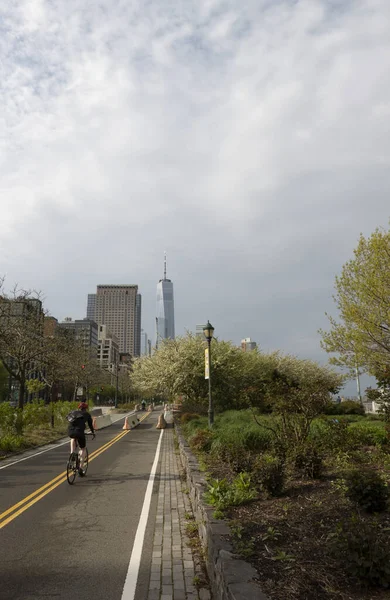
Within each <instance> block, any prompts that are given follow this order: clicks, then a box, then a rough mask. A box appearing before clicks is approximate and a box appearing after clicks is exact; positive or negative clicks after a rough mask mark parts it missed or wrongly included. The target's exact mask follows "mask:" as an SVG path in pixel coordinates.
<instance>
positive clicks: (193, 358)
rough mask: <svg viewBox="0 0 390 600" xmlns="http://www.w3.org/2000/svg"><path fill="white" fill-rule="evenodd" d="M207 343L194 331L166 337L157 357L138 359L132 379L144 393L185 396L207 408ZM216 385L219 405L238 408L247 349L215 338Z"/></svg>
mask: <svg viewBox="0 0 390 600" xmlns="http://www.w3.org/2000/svg"><path fill="white" fill-rule="evenodd" d="M204 349H205V342H204V341H203V340H202V339H201V338H198V337H197V336H194V335H192V334H187V335H186V336H185V337H181V338H176V339H174V340H164V341H163V343H162V344H161V345H160V347H159V349H158V350H157V351H156V352H155V353H154V354H153V356H151V357H149V356H145V357H142V358H139V359H137V360H135V361H134V365H133V372H132V374H131V380H132V383H133V386H134V390H135V392H136V393H138V394H139V395H140V396H142V397H145V398H151V397H154V396H160V397H165V398H169V399H171V400H173V399H175V398H177V397H178V396H183V398H184V401H185V402H187V404H189V403H192V404H196V405H199V406H203V407H204V408H206V407H207V403H208V383H207V380H205V370H204ZM211 352H212V386H213V399H214V403H215V407H216V408H217V409H218V408H219V409H227V408H237V407H238V406H237V402H238V398H239V395H240V390H241V388H242V376H241V374H242V363H243V354H244V353H243V352H242V351H241V350H240V349H238V348H236V347H234V346H233V344H231V343H230V342H224V341H219V340H217V339H213V341H212V349H211Z"/></svg>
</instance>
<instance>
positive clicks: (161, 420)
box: [156, 414, 167, 429]
mask: <svg viewBox="0 0 390 600" xmlns="http://www.w3.org/2000/svg"><path fill="white" fill-rule="evenodd" d="M166 426H167V423H166V421H165V419H164V415H163V414H161V415H160V416H159V418H158V421H157V425H156V429H165V427H166Z"/></svg>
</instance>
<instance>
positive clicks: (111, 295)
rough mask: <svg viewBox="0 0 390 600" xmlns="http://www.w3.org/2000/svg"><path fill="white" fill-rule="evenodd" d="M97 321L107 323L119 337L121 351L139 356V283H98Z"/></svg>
mask: <svg viewBox="0 0 390 600" xmlns="http://www.w3.org/2000/svg"><path fill="white" fill-rule="evenodd" d="M137 297H138V299H137ZM96 321H97V323H98V325H106V326H107V328H108V329H109V330H110V331H111V332H112V333H113V334H114V335H115V336H116V337H117V338H118V339H119V352H120V353H125V354H131V356H138V355H137V354H136V351H138V352H139V350H138V349H140V346H141V295H140V294H138V285H98V286H97V293H96ZM138 323H139V324H138Z"/></svg>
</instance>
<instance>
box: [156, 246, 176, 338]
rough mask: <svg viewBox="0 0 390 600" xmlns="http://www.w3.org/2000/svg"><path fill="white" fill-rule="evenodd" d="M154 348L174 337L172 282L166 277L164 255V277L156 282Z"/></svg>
mask: <svg viewBox="0 0 390 600" xmlns="http://www.w3.org/2000/svg"><path fill="white" fill-rule="evenodd" d="M156 312H157V314H156V348H158V346H159V344H160V343H161V340H166V339H169V338H170V339H174V338H175V310H174V302H173V283H172V281H171V280H170V279H167V257H166V255H165V257H164V277H163V279H160V281H159V282H158V284H157V311H156Z"/></svg>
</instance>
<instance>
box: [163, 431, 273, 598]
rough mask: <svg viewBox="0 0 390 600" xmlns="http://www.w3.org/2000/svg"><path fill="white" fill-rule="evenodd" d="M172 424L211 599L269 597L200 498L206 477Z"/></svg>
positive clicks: (223, 526)
mask: <svg viewBox="0 0 390 600" xmlns="http://www.w3.org/2000/svg"><path fill="white" fill-rule="evenodd" d="M175 427H176V434H177V438H178V442H179V451H180V457H181V462H182V464H183V466H184V467H185V472H186V479H187V486H188V489H189V496H190V500H191V504H192V509H193V512H194V516H195V519H196V522H197V525H198V530H199V537H200V540H201V543H202V547H203V549H204V550H205V560H206V567H207V572H208V575H209V579H210V584H211V589H212V593H213V598H214V600H269V598H268V597H267V596H265V594H263V592H262V591H261V589H260V587H259V585H258V584H257V583H256V582H255V581H254V579H255V578H258V573H257V571H256V569H254V568H253V567H252V566H251V565H250V564H249V563H247V562H245V561H244V560H241V559H238V558H236V556H235V554H234V551H233V547H232V545H231V544H230V543H229V542H228V541H227V540H226V536H227V535H229V534H230V528H229V526H228V524H227V523H226V522H225V521H222V520H217V519H214V517H213V512H214V509H213V508H211V507H209V506H206V504H205V502H204V500H203V494H204V492H205V491H206V490H207V483H206V479H205V477H204V475H203V473H202V472H201V471H200V469H199V463H198V461H197V459H196V457H195V456H194V454H193V453H192V452H191V449H190V447H189V446H188V444H187V442H186V440H185V439H184V437H183V435H182V433H181V430H180V426H179V425H178V424H177V422H176V421H175Z"/></svg>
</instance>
